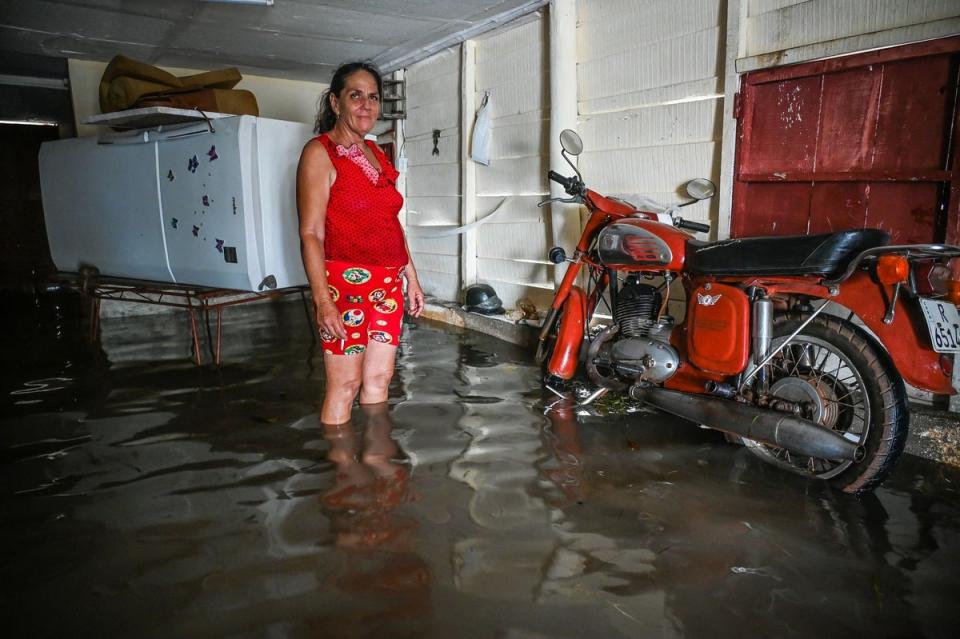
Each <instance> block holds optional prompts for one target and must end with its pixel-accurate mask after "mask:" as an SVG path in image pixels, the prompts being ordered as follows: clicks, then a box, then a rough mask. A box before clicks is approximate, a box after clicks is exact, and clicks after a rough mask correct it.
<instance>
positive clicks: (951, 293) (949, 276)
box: [914, 258, 960, 306]
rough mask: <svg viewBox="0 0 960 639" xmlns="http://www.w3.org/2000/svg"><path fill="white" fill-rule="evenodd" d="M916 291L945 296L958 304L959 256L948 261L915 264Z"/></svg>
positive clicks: (959, 292)
mask: <svg viewBox="0 0 960 639" xmlns="http://www.w3.org/2000/svg"><path fill="white" fill-rule="evenodd" d="M914 268H915V269H916V270H915V272H916V282H917V293H919V294H920V295H924V296H936V297H943V298H946V299H947V300H948V301H950V302H951V303H953V304H954V305H956V306H960V258H954V259H952V260H950V261H949V262H948V263H946V264H944V263H940V262H925V263H919V264H915V265H914Z"/></svg>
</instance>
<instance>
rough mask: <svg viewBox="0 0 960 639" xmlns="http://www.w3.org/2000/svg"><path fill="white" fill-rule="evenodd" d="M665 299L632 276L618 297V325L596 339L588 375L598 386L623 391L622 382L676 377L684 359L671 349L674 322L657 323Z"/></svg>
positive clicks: (615, 315)
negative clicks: (681, 359)
mask: <svg viewBox="0 0 960 639" xmlns="http://www.w3.org/2000/svg"><path fill="white" fill-rule="evenodd" d="M662 303H663V298H662V296H661V295H660V292H659V291H658V290H657V288H656V287H654V286H650V285H649V284H644V283H642V282H640V281H638V279H637V277H636V276H634V275H630V276H629V277H628V278H627V280H626V282H624V284H623V285H622V287H621V288H620V291H619V293H618V295H617V306H616V308H615V309H614V318H613V321H614V325H613V326H611V327H609V328H607V329H606V330H604V331H602V332H601V333H600V334H599V335H597V337H596V338H595V340H594V342H593V344H591V347H590V353H589V355H588V366H587V371H588V374H589V375H590V377H591V379H592V380H593V382H594V383H596V384H598V385H600V386H605V387H607V388H621V387H623V386H625V385H624V383H623V382H622V381H621V380H624V379H625V380H629V381H631V382H636V381H639V380H645V381H649V382H663V381H665V380H667V379H669V378H670V377H672V376H673V375H674V374H675V373H676V372H677V368H678V366H679V365H680V357H679V355H678V354H677V351H676V349H675V348H673V347H672V346H671V345H670V333H671V331H672V330H673V319H672V318H670V317H669V316H664V317H662V318H661V319H660V321H659V322H658V321H657V314H658V313H659V311H660V306H661V304H662Z"/></svg>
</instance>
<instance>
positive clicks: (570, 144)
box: [560, 129, 583, 180]
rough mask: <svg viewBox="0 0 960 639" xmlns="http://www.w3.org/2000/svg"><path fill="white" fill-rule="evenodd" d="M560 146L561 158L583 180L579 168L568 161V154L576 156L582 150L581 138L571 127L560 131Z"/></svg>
mask: <svg viewBox="0 0 960 639" xmlns="http://www.w3.org/2000/svg"><path fill="white" fill-rule="evenodd" d="M560 148H561V149H562V152H561V153H560V155H562V156H563V159H564V160H566V161H567V164H569V165H570V168H571V169H573V170H574V172H575V173H576V174H577V177H578V178H580V179H581V180H583V176H582V175H580V169H578V168H577V165H576V164H574V163H573V162H571V161H570V158H569V157H567V156H568V155H572V156H578V155H580V154H581V153H582V152H583V140H581V139H580V136H579V135H577V132H576V131H574V130H572V129H564V130H563V131H561V132H560Z"/></svg>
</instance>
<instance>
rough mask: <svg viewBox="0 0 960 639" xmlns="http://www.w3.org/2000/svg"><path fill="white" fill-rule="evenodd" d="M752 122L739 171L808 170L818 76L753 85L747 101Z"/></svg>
mask: <svg viewBox="0 0 960 639" xmlns="http://www.w3.org/2000/svg"><path fill="white" fill-rule="evenodd" d="M750 108H751V110H752V113H751V117H752V119H753V121H754V123H755V125H754V127H753V131H752V135H751V140H750V147H749V148H748V149H745V152H746V155H745V157H744V163H743V169H742V170H743V171H744V172H745V173H768V172H785V171H812V170H813V168H814V157H815V153H816V148H817V114H818V112H819V110H820V78H819V77H814V78H801V79H799V80H788V81H786V82H781V83H771V84H765V85H761V86H758V87H757V91H756V93H755V95H754V96H753V99H752V100H751V105H750Z"/></svg>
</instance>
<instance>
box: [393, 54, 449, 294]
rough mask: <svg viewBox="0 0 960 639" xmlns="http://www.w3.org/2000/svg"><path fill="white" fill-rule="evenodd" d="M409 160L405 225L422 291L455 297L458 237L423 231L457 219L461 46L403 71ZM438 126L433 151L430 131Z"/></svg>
mask: <svg viewBox="0 0 960 639" xmlns="http://www.w3.org/2000/svg"><path fill="white" fill-rule="evenodd" d="M406 80H407V86H406V90H407V105H406V106H407V119H406V121H405V122H404V125H403V126H404V146H403V153H404V155H406V156H407V159H408V162H409V164H408V166H409V168H408V173H407V181H406V183H407V193H406V220H407V223H406V226H407V241H408V243H409V245H410V251H411V253H413V255H412V257H413V261H414V264H415V265H416V267H417V274H418V275H419V277H420V284H421V285H422V286H423V290H424V292H426V293H427V294H428V295H434V296H436V297H438V298H440V299H445V300H455V299H457V298H458V295H459V288H460V238H459V236H457V235H453V236H447V237H442V238H428V237H426V236H425V233H429V232H434V231H436V230H438V229H437V228H436V227H439V228H450V227H454V226H457V225H459V223H460V157H461V152H460V47H456V48H453V49H450V50H447V51H444V52H442V53H439V54H437V55H435V56H433V57H431V58H429V59H428V60H425V61H424V62H421V63H419V64H415V65H413V66H412V67H410V68H409V69H407V74H406ZM434 129H439V130H440V140H439V143H438V144H437V151H438V152H439V154H438V155H433V130H434Z"/></svg>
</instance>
